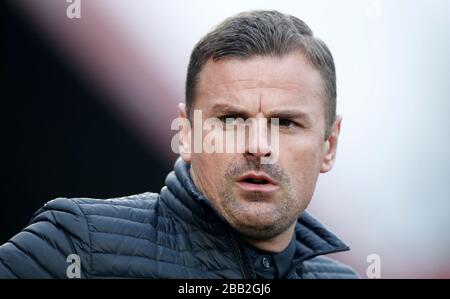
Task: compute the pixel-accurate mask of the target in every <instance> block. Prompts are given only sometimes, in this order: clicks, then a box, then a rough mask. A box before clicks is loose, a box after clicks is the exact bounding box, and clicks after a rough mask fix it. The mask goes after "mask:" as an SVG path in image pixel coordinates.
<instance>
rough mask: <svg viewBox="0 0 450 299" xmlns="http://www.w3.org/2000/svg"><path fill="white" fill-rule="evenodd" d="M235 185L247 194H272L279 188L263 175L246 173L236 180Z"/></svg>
mask: <svg viewBox="0 0 450 299" xmlns="http://www.w3.org/2000/svg"><path fill="white" fill-rule="evenodd" d="M237 185H238V186H239V187H240V189H242V190H243V191H247V192H262V193H264V192H273V191H275V190H277V189H278V188H279V186H278V184H277V183H276V182H275V181H274V180H273V179H272V178H271V177H270V176H268V175H267V174H265V173H254V172H252V173H247V174H245V175H243V176H241V177H239V178H238V180H237Z"/></svg>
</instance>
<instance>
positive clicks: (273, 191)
mask: <svg viewBox="0 0 450 299" xmlns="http://www.w3.org/2000/svg"><path fill="white" fill-rule="evenodd" d="M324 99H325V97H324V92H323V81H322V79H321V76H320V73H319V72H318V71H317V70H316V69H315V68H313V67H312V66H311V65H310V63H309V62H308V61H307V59H306V58H305V57H304V56H303V54H302V53H301V52H292V53H291V54H288V55H285V56H283V57H281V58H280V57H267V56H264V57H263V56H255V57H252V58H248V59H235V58H226V59H222V60H219V61H213V60H211V59H210V60H209V61H208V62H207V63H206V64H205V66H204V68H203V70H202V71H201V73H200V76H199V81H198V85H197V89H196V99H195V102H194V105H193V107H192V109H200V110H201V111H202V116H203V120H205V119H206V118H213V117H216V118H219V119H224V118H236V117H241V118H243V119H245V118H255V119H261V118H266V119H268V120H270V118H279V126H278V127H277V129H278V128H279V148H278V149H274V148H271V146H273V145H270V144H269V145H268V146H267V147H265V148H261V147H259V148H258V151H256V152H253V153H250V152H249V151H248V150H246V151H245V153H242V152H241V153H206V152H205V151H202V153H186V152H184V153H183V152H182V154H181V156H182V157H183V159H184V160H186V161H187V162H191V175H192V177H193V180H194V183H195V184H196V185H197V187H198V188H199V189H200V191H201V192H203V194H204V195H205V196H206V197H207V198H208V199H209V200H210V201H211V203H212V204H213V206H214V207H215V209H216V210H217V211H218V212H219V213H220V214H221V215H222V216H223V217H224V218H225V219H226V220H227V221H228V222H229V223H230V224H231V226H233V227H234V228H235V229H236V230H237V231H239V232H241V233H242V234H243V235H244V236H247V237H249V238H254V239H268V238H272V237H275V236H277V235H278V234H280V233H282V232H283V231H286V230H287V229H288V228H289V227H292V225H293V223H295V222H296V220H297V218H298V216H299V215H300V214H301V213H302V212H303V211H304V209H305V208H306V207H307V205H308V204H309V202H310V200H311V198H312V196H313V192H314V189H315V185H316V181H317V177H318V175H319V173H320V172H326V171H328V170H329V169H331V167H332V163H333V161H334V154H335V150H336V144H337V136H338V134H339V126H340V119H339V118H338V119H337V121H336V123H335V125H334V126H333V128H332V134H331V135H330V137H329V138H328V139H327V140H325V129H326V127H325V123H326V121H325V100H324ZM183 109H184V108H183V107H182V108H181V110H182V111H181V115H182V116H184V117H185V116H186V115H185V111H183ZM195 125H198V124H194V126H195ZM269 127H270V125H269ZM224 130H226V129H224ZM194 131H195V127H194V128H193V129H192V130H191V131H188V130H183V132H182V134H181V136H182V140H183V142H184V143H185V144H186V140H188V139H189V138H190V137H191V135H192V134H193V132H194ZM216 133H217V134H219V133H221V134H222V133H224V132H218V131H217V129H216V130H203V138H205V136H206V135H208V134H216ZM246 137H247V138H248V140H246V141H245V144H246V149H248V146H249V145H250V144H256V145H257V144H258V143H257V141H255V138H253V140H252V138H249V136H248V135H247V136H246ZM266 141H268V142H267V143H270V138H267V140H266ZM274 150H278V159H277V161H276V162H275V163H274V164H261V157H262V156H268V155H270V154H271V152H273V151H274ZM252 176H253V178H258V179H260V180H259V181H255V180H253V179H252Z"/></svg>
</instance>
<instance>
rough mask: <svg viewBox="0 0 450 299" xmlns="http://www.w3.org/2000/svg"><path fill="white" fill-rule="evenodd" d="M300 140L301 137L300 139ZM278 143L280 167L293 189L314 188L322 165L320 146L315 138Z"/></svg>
mask: <svg viewBox="0 0 450 299" xmlns="http://www.w3.org/2000/svg"><path fill="white" fill-rule="evenodd" d="M300 138H301V137H300ZM300 138H298V137H297V139H295V138H291V140H285V142H284V144H283V143H281V142H280V165H281V166H282V168H283V169H284V171H285V172H286V175H287V176H289V178H290V180H291V182H292V183H293V184H294V185H295V186H294V187H297V188H298V187H302V188H300V189H304V188H305V187H314V186H315V183H316V181H317V177H318V175H319V172H320V167H321V165H322V144H321V142H320V141H318V140H317V138H303V139H300Z"/></svg>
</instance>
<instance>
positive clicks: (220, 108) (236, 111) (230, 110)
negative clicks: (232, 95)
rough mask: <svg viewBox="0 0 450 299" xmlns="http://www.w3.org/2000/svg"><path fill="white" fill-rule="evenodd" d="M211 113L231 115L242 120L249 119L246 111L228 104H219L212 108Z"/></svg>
mask: <svg viewBox="0 0 450 299" xmlns="http://www.w3.org/2000/svg"><path fill="white" fill-rule="evenodd" d="M211 111H212V112H213V113H216V114H231V115H234V116H239V117H242V118H248V117H249V114H248V112H247V111H246V110H245V109H242V108H240V107H236V106H233V105H230V104H227V103H217V104H215V105H214V106H212V108H211Z"/></svg>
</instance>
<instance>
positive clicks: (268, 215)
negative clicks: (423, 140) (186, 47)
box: [0, 11, 358, 278]
mask: <svg viewBox="0 0 450 299" xmlns="http://www.w3.org/2000/svg"><path fill="white" fill-rule="evenodd" d="M178 109H179V115H180V119H181V120H184V125H183V126H182V127H181V129H180V133H179V137H180V147H179V150H180V156H181V157H180V158H179V159H178V160H177V162H176V163H175V169H174V171H173V172H171V173H170V174H169V175H168V176H167V179H166V186H165V187H163V188H162V190H161V192H160V194H156V193H144V194H138V195H133V196H127V197H122V198H116V199H107V200H98V199H88V198H77V199H66V198H58V199H55V200H53V201H50V202H48V203H47V204H45V205H44V207H42V208H41V209H40V210H39V211H38V212H37V213H36V214H35V216H34V217H33V219H32V221H31V224H30V225H29V226H28V227H26V228H25V229H24V230H23V231H22V232H20V233H19V234H17V235H16V236H14V237H13V238H12V239H11V240H10V241H9V242H7V243H6V244H4V245H3V246H1V247H0V277H3V278H18V277H27V278H47V277H57V278H65V277H69V278H72V277H82V278H103V277H119V278H121V277H126V278H357V277H358V276H357V274H356V273H355V272H354V271H353V270H352V269H351V268H349V267H348V266H345V265H343V264H341V263H338V262H336V261H334V260H332V259H330V258H326V257H322V256H321V255H324V254H328V253H334V252H339V251H344V250H348V247H347V246H346V245H345V244H344V243H343V242H342V241H340V240H339V239H338V238H337V237H336V236H334V235H333V234H332V233H331V232H329V231H328V230H326V229H325V228H324V227H323V226H322V225H321V224H320V223H319V222H317V221H316V220H315V219H313V218H312V217H311V216H310V215H308V214H307V213H306V212H304V211H305V209H306V207H307V206H308V204H309V202H310V200H311V198H312V196H313V192H314V189H315V185H316V181H317V178H318V175H319V174H320V173H325V172H327V171H329V170H330V169H331V168H332V166H333V163H334V161H335V155H336V148H337V143H338V137H339V131H340V125H341V118H340V117H339V116H336V77H335V68H334V62H333V58H332V56H331V53H330V51H329V50H328V48H327V46H326V45H325V44H324V43H323V42H322V41H320V40H319V39H316V38H315V37H314V36H313V34H312V31H311V30H310V29H309V27H308V26H307V25H306V24H305V23H304V22H302V21H301V20H299V19H297V18H295V17H293V16H289V15H285V14H281V13H279V12H277V11H252V12H246V13H241V14H238V15H236V16H234V17H231V18H229V19H227V20H225V21H224V22H223V23H221V24H220V25H219V26H218V27H216V28H215V29H214V30H213V31H211V32H210V33H208V34H207V35H206V36H205V37H203V38H202V39H201V40H200V42H199V43H198V44H197V45H196V46H195V48H194V50H193V52H192V55H191V58H190V63H189V66H188V72H187V82H186V105H184V104H180V105H179V106H178ZM199 112H200V114H198V113H199ZM198 115H200V117H201V118H200V123H196V122H195V121H194V122H191V120H193V118H195V117H198ZM207 119H214V120H220V121H223V123H224V124H225V126H224V127H221V126H218V127H212V126H204V123H205V122H206V120H207ZM247 119H252V120H256V122H257V123H258V125H257V124H256V122H252V123H251V125H249V126H248V127H246V132H249V131H252V132H253V134H250V133H249V134H248V136H247V135H244V137H245V138H244V139H245V140H244V141H243V140H242V138H241V139H239V140H237V141H238V143H239V142H240V143H241V144H242V143H243V144H244V147H243V148H244V150H243V151H231V152H229V151H227V152H221V151H220V150H215V151H204V150H202V149H201V150H193V148H195V145H194V146H193V145H192V142H193V140H194V142H195V140H197V141H198V140H199V139H198V138H199V137H198V132H200V135H201V137H200V141H204V138H206V136H209V138H211V136H212V137H214V140H216V141H220V140H221V139H222V138H223V133H224V132H228V131H229V130H233V131H232V132H234V127H227V125H230V124H231V125H232V124H234V123H235V122H238V120H247ZM261 120H262V121H261ZM268 122H271V126H270V130H266V131H261V130H260V125H261V124H266V123H268ZM191 123H193V125H192V126H190V125H186V124H191ZM261 127H264V126H261ZM230 128H232V129H230ZM266 129H267V128H266ZM269 131H270V134H272V133H274V134H276V137H277V138H276V139H277V140H278V142H275V141H274V140H272V139H271V140H269V138H268V136H267V134H266V133H267V132H269ZM255 132H256V133H255ZM260 132H264V133H260ZM196 134H197V136H195V135H196ZM247 137H248V138H247ZM272 141H273V142H272ZM216 145H217V144H216ZM263 158H266V160H263ZM271 158H272V159H271ZM263 161H266V163H263Z"/></svg>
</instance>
